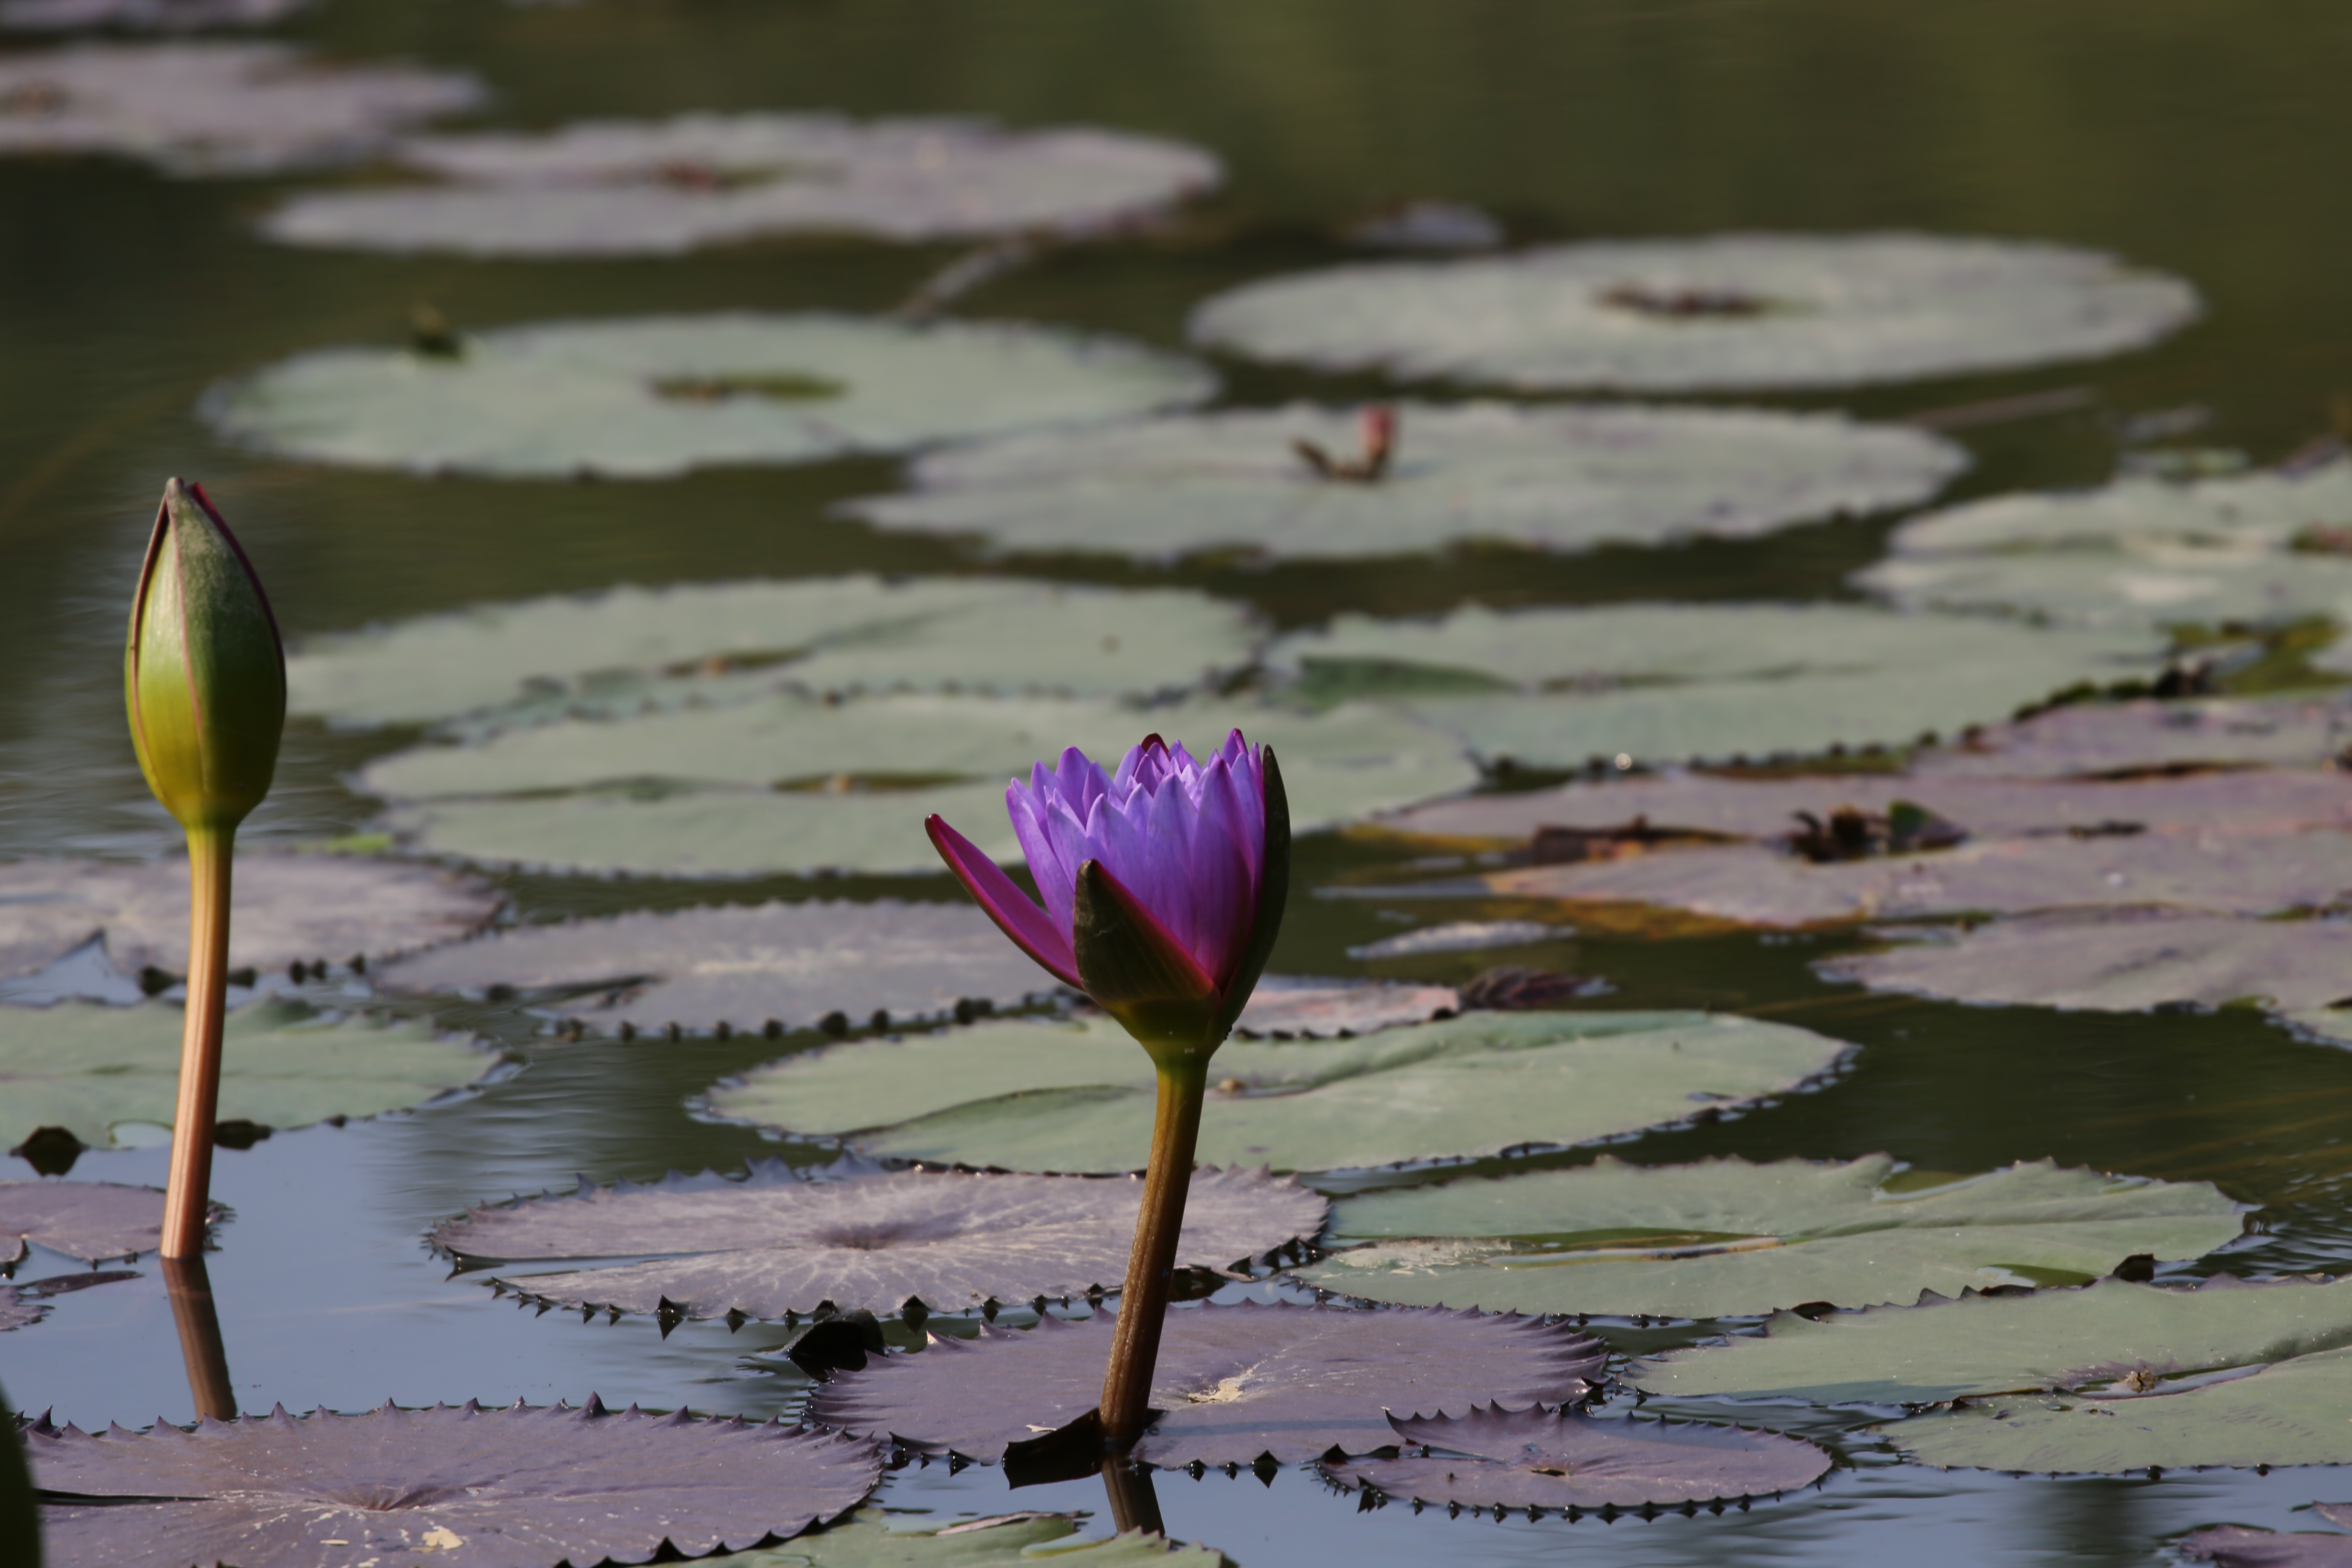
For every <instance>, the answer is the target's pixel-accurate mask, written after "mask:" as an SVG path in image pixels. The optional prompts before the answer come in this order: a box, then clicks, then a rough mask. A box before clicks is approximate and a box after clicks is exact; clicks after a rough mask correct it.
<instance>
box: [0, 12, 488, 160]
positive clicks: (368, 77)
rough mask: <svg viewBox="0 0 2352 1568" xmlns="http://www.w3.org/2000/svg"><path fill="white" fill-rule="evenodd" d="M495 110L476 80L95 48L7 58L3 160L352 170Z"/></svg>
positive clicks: (213, 51)
mask: <svg viewBox="0 0 2352 1568" xmlns="http://www.w3.org/2000/svg"><path fill="white" fill-rule="evenodd" d="M481 100H482V89H481V87H480V85H479V84H478V82H476V81H475V80H474V79H473V78H471V77H469V76H462V75H458V74H456V73H454V72H448V71H426V70H420V69H418V68H415V67H414V66H402V65H384V64H378V65H367V66H332V65H328V64H325V63H323V62H321V61H317V60H313V59H310V58H306V57H305V56H304V55H303V54H302V53H301V51H299V50H298V49H292V48H289V47H286V46H285V45H282V44H84V45H76V46H74V47H70V48H64V49H55V50H47V51H42V52H39V53H12V54H9V55H7V56H5V57H0V156H5V155H8V154H12V153H13V154H16V155H20V156H21V155H24V154H26V153H120V154H122V155H124V156H127V157H133V158H143V159H145V160H146V161H147V162H149V163H154V164H156V165H158V166H160V167H161V168H162V169H163V170H164V172H165V173H167V174H272V173H276V172H278V171H279V170H284V169H294V168H303V167H308V166H310V165H315V164H320V163H345V162H350V161H352V160H354V159H359V158H363V157H366V156H368V155H369V154H371V153H374V152H375V151H376V150H377V149H378V148H380V147H382V146H383V144H384V143H385V142H389V141H391V140H392V138H393V137H394V135H396V134H397V133H399V132H401V131H403V130H404V129H405V128H407V127H409V126H411V125H414V124H415V123H416V122H418V121H424V120H429V119H432V118H433V117H434V116H436V115H441V114H450V113H454V112H456V111H457V110H464V109H471V108H474V107H475V106H476V105H477V104H478V103H479V102H480V101H481Z"/></svg>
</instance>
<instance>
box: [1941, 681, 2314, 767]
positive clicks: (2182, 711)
mask: <svg viewBox="0 0 2352 1568" xmlns="http://www.w3.org/2000/svg"><path fill="white" fill-rule="evenodd" d="M2347 745H2352V706H2347V704H2346V702H2345V701H2344V700H2343V699H2342V698H2341V697H2338V696H2335V695H2320V694H2311V695H2300V696H2294V697H2273V698H2242V697H2233V698H2209V699H2203V700H2195V701H2183V702H2161V701H2154V700H2142V701H2137V702H2077V703H2070V704H2068V705H2066V706H2064V707H2060V708H2053V709H2051V710H2048V711H2047V712H2043V713H2040V714H2036V715H2035V716H2034V717H2032V718H2031V719H2023V720H2019V721H2016V722H2014V723H2008V724H1994V725H1990V726H1987V727H1986V728H1985V729H1983V730H1981V731H1977V732H1975V733H1973V734H1970V735H1969V736H1967V737H1965V738H1964V739H1962V740H1961V741H1959V742H1956V743H1953V744H1949V745H1946V746H1942V747H1931V748H1929V749H1927V750H1926V751H1923V752H1919V753H1918V754H1917V755H1916V756H1915V757H1913V758H1912V760H1911V771H1912V772H1913V773H1916V774H1919V775H1922V776H1927V775H1945V776H1948V775H1956V774H1962V773H1991V774H1997V775H2003V776H2009V777H2021V776H2025V775H2029V774H2058V775H2072V776H2075V777H2086V778H2094V777H2101V776H2105V777H2128V776H2130V775H2132V774H2135V773H2188V772H2191V771H2194V770H2196V769H2200V768H2204V769H2211V768H2242V767H2255V766H2270V767H2310V766H2314V765H2316V764H2320V763H2328V762H2331V761H2333V760H2334V759H2335V758H2336V757H2337V756H2338V755H2340V754H2341V753H2342V752H2344V750H2345V748H2346V747H2347Z"/></svg>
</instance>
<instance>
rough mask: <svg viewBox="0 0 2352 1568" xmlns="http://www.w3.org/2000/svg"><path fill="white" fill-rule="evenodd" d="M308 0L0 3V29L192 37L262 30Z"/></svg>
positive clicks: (19, 0)
mask: <svg viewBox="0 0 2352 1568" xmlns="http://www.w3.org/2000/svg"><path fill="white" fill-rule="evenodd" d="M309 4H310V0H5V4H0V27H6V28H10V29H13V30H14V31H16V32H20V33H70V32H76V31H79V30H80V29H82V28H85V27H111V28H114V29H116V30H117V31H120V32H126V33H194V32H200V31H203V30H204V29H205V28H208V27H265V26H268V25H269V24H270V23H272V22H276V21H279V20H282V19H283V18H285V17H287V16H292V15H293V14H294V13H295V12H297V11H299V10H301V9H302V8H303V7H304V6H306V5H309Z"/></svg>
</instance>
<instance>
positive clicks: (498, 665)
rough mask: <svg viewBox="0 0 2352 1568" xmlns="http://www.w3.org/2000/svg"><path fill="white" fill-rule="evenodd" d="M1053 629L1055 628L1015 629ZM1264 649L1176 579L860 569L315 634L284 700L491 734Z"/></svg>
mask: <svg viewBox="0 0 2352 1568" xmlns="http://www.w3.org/2000/svg"><path fill="white" fill-rule="evenodd" d="M1046 625H1050V626H1052V627H1053V628H1054V635H1053V636H1052V637H1026V636H1020V635H1015V634H1014V633H1013V629H1012V628H1016V627H1022V626H1046ZM1255 642H1256V637H1255V627H1254V626H1253V625H1252V621H1251V617H1250V615H1249V613H1248V611H1247V610H1246V609H1244V607H1243V606H1241V605H1232V604H1226V603H1223V602H1220V601H1218V600H1215V599H1212V598H1210V597H1209V596H1208V595H1204V594H1198V593H1194V592H1192V591H1191V590H1189V589H1181V588H1145V589H1129V590H1124V591H1121V590H1114V589H1105V588H1088V587H1079V586H1070V585H1064V584H1048V583H1029V582H1020V581H1013V580H1008V579H1003V578H990V577H969V578H951V577H922V578H915V579H911V580H899V581H888V580H885V579H883V578H879V577H875V576H872V575H869V574H856V575H852V576H845V577H812V578H803V579H800V580H797V581H789V582H767V583H757V582H754V583H698V584H672V585H670V586H668V587H662V588H635V587H620V588H613V589H608V590H606V591H605V592H604V593H601V594H594V595H549V596H547V597H545V598H541V599H526V600H521V601H519V602H516V603H511V604H503V605H474V606H472V607H470V608H467V609H464V610H454V611H447V612H444V613H442V614H439V615H431V616H418V617H417V618H415V619H414V620H408V621H402V622H399V623H397V624H396V625H393V626H371V627H369V628H368V629H367V630H365V631H360V632H351V633H345V634H343V635H341V636H336V637H313V638H310V640H309V641H308V642H306V643H305V644H304V645H303V647H301V648H300V649H299V651H298V652H296V653H295V655H294V656H293V657H292V658H289V660H288V661H287V665H286V684H287V698H288V703H287V705H288V708H289V710H290V711H292V712H296V713H307V714H314V715H317V716H318V717H320V718H323V719H326V720H329V721H331V722H334V723H337V724H346V725H352V724H358V725H366V724H414V723H425V722H430V721H436V720H445V719H454V718H457V717H459V716H461V715H467V714H473V715H479V716H482V717H481V720H480V722H481V723H482V724H484V725H488V726H497V725H506V724H513V723H518V722H522V721H532V720H540V719H546V718H554V717H566V716H570V717H583V718H617V717H624V716H626V715H628V714H630V713H634V712H641V711H645V710H652V709H657V708H674V707H682V706H688V705H698V704H707V703H711V702H714V701H716V702H724V701H727V700H740V699H742V698H746V697H750V696H753V695H757V694H758V693H761V692H763V691H765V690H767V689H771V688H772V687H774V686H776V685H778V684H785V683H789V684H792V685H795V686H799V687H802V688H804V689H810V690H814V691H857V690H865V689H882V690H888V689H899V688H908V687H913V688H920V689H930V690H939V689H963V690H977V691H999V692H1020V691H1054V692H1062V693H1067V694H1071V695H1077V696H1133V697H1150V696H1156V695H1161V694H1165V693H1169V692H1174V691H1179V690H1181V689H1186V688H1188V687H1192V686H1196V685H1198V684H1200V682H1201V681H1202V679H1204V678H1208V679H1214V678H1215V677H1217V676H1220V675H1223V674H1227V673H1230V672H1232V671H1233V670H1234V669H1236V668H1239V667H1240V666H1243V665H1244V664H1246V663H1248V662H1249V659H1250V657H1251V655H1252V652H1253V651H1254V648H1255Z"/></svg>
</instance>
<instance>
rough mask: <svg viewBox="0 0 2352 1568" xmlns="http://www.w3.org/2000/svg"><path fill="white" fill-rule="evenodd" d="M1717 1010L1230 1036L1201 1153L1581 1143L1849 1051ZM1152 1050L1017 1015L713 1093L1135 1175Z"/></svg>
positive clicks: (1147, 1122)
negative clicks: (1306, 1035) (1310, 1036)
mask: <svg viewBox="0 0 2352 1568" xmlns="http://www.w3.org/2000/svg"><path fill="white" fill-rule="evenodd" d="M1845 1048H1846V1047H1844V1046H1843V1045H1841V1044H1840V1043H1839V1042H1837V1041H1835V1040H1831V1039H1826V1038H1824V1037H1822V1036H1820V1035H1816V1034H1813V1033H1811V1031H1810V1030H1805V1029H1799V1028H1793V1027H1791V1026H1788V1025H1785V1024H1769V1023H1763V1022H1759V1021H1758V1020H1756V1019H1752V1018H1743V1017H1738V1016H1730V1015H1718V1014H1707V1013H1598V1012H1578V1013H1517V1014H1498V1013H1474V1014H1470V1015H1467V1016H1463V1017H1460V1018H1454V1019H1448V1020H1444V1021H1443V1022H1439V1023H1431V1024H1418V1025H1413V1026H1410V1027H1405V1028H1397V1029H1384V1030H1382V1031H1381V1032H1380V1033H1379V1034H1377V1035H1370V1036H1365V1037H1360V1038H1356V1039H1349V1040H1336V1039H1335V1040H1287V1041H1276V1040H1255V1041H1253V1040H1238V1039H1236V1040H1229V1041H1227V1042H1226V1043H1225V1044H1224V1046H1223V1047H1221V1048H1220V1049H1219V1050H1218V1052H1217V1055H1216V1057H1215V1058H1214V1059H1213V1061H1212V1062H1211V1063H1210V1077H1211V1079H1212V1080H1213V1087H1212V1089H1211V1091H1210V1095H1209V1100H1208V1104H1207V1108H1206V1110H1204V1112H1203V1114H1202V1124H1201V1141H1200V1151H1199V1156H1198V1157H1199V1158H1201V1159H1202V1160H1206V1161H1213V1162H1216V1163H1226V1164H1257V1163H1270V1164H1272V1165H1274V1166H1275V1167H1276V1169H1279V1170H1297V1171H1322V1170H1333V1169H1339V1168H1343V1167H1355V1166H1366V1165H1382V1164H1389V1163H1395V1162H1399V1161H1410V1160H1433V1159H1443V1158H1448V1157H1454V1156H1467V1155H1475V1154H1490V1153H1494V1152H1498V1151H1500V1150H1504V1149H1508V1148H1513V1147H1516V1146H1517V1145H1520V1144H1570V1143H1580V1142H1586V1141H1588V1140H1591V1139H1596V1138H1606V1137H1612V1136H1614V1135H1617V1134H1620V1133H1625V1132H1632V1131H1638V1130H1640V1129H1642V1128H1644V1127H1653V1126H1661V1125H1667V1124H1671V1123H1674V1122H1678V1121H1685V1120H1686V1119H1687V1118H1689V1117H1692V1116H1694V1115H1696V1114H1697V1113H1699V1112H1700V1111H1701V1110H1704V1109H1717V1110H1720V1109H1724V1108H1728V1107H1735V1106H1738V1105H1742V1104H1746V1103H1749V1102H1751V1101H1753V1100H1757V1099H1758V1098H1759V1097H1762V1096H1765V1095H1770V1094H1779V1093H1782V1092H1785V1091H1787V1090H1790V1089H1796V1088H1798V1087H1800V1086H1801V1085H1802V1084H1803V1083H1804V1082H1805V1081H1806V1080H1807V1079H1811V1078H1812V1077H1814V1076H1816V1075H1817V1074H1820V1073H1822V1072H1823V1071H1825V1070H1827V1069H1828V1068H1830V1067H1832V1065H1833V1064H1834V1063H1835V1062H1836V1061H1837V1059H1838V1058H1839V1056H1840V1055H1841V1054H1842V1053H1843V1051H1844V1050H1845ZM1153 1083H1154V1079H1153V1078H1152V1069H1151V1064H1150V1058H1147V1057H1145V1056H1144V1054H1143V1053H1142V1052H1141V1051H1139V1050H1138V1049H1137V1048H1136V1047H1135V1044H1134V1042H1133V1041H1132V1040H1130V1039H1129V1038H1128V1037H1127V1035H1126V1034H1125V1032H1124V1031H1122V1030H1121V1029H1120V1028H1119V1027H1118V1026H1117V1025H1116V1024H1113V1023H1111V1022H1110V1021H1108V1019H1104V1018H1095V1019H1091V1020H1087V1021H1080V1022H1076V1023H1070V1024H1050V1023H1037V1022H1004V1023H997V1024H983V1025H979V1026H975V1027H973V1028H971V1029H968V1030H959V1031H956V1032H954V1033H951V1034H943V1035H933V1036H928V1037H920V1038H911V1039H908V1040H905V1041H887V1040H872V1041H857V1042H853V1043H850V1044H846V1045H841V1046H834V1047H827V1048H825V1049H824V1050H820V1051H814V1052H811V1053H807V1054H805V1055H802V1056H797V1057H791V1058H786V1059H784V1060H782V1061H780V1062H775V1063H772V1064H771V1065H770V1066H768V1067H765V1068H761V1069H759V1070H758V1071H757V1072H755V1073H752V1074H751V1075H750V1076H749V1077H748V1078H747V1079H745V1080H744V1081H743V1082H742V1083H741V1084H740V1086H726V1087H721V1088H720V1089H716V1090H714V1091H713V1092H712V1094H711V1095H710V1097H709V1103H710V1108H711V1109H712V1110H714V1111H716V1112H717V1113H719V1115H722V1116H727V1117H731V1118H735V1119H738V1120H740V1121H751V1122H756V1123H760V1124H762V1125H768V1126H782V1127H785V1128H788V1129H790V1130H791V1131H793V1132H796V1133H800V1134H803V1135H807V1136H815V1137H832V1138H840V1139H844V1140H845V1141H846V1142H849V1143H850V1144H851V1146H852V1147H854V1148H856V1149H860V1150H863V1151H866V1152H870V1153H875V1154H887V1155H891V1156H895V1157H898V1158H907V1159H924V1160H940V1161H961V1162H962V1163H967V1164H974V1165H999V1166H1003V1167H1005V1168H1007V1169H1012V1170H1030V1171H1128V1170H1135V1169H1139V1167H1140V1166H1141V1165H1142V1163H1143V1159H1144V1154H1145V1152H1146V1151H1147V1150H1148V1149H1149V1148H1150V1142H1151V1113H1152V1095H1153Z"/></svg>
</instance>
